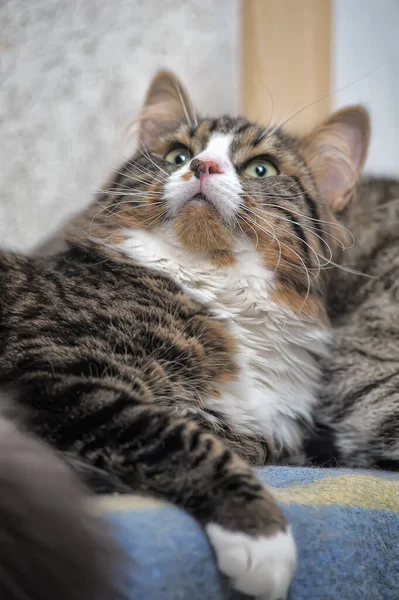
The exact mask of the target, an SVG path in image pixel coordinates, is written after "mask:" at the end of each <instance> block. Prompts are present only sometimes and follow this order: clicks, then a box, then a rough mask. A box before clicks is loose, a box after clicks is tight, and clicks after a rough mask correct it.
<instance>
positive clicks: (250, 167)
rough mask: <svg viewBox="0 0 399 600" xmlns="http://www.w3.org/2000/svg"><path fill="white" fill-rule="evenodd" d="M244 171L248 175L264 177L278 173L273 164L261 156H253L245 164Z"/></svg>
mask: <svg viewBox="0 0 399 600" xmlns="http://www.w3.org/2000/svg"><path fill="white" fill-rule="evenodd" d="M244 173H246V174H247V175H249V176H250V177H257V178H261V179H264V178H265V177H274V175H278V171H277V169H276V167H275V166H274V165H272V163H271V162H269V161H268V160H264V159H263V158H254V159H253V160H251V162H249V163H248V164H247V166H246V167H245V169H244Z"/></svg>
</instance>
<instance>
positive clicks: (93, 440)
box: [0, 72, 368, 600]
mask: <svg viewBox="0 0 399 600" xmlns="http://www.w3.org/2000/svg"><path fill="white" fill-rule="evenodd" d="M367 140H368V119H367V115H366V113H365V111H364V110H363V109H361V108H359V107H357V108H356V107H355V108H352V109H347V110H346V111H341V112H340V113H337V114H336V115H334V116H333V117H332V118H331V119H329V120H328V121H327V122H326V123H324V124H322V125H321V126H320V127H319V128H317V129H316V130H315V131H314V132H312V133H311V134H309V136H306V137H305V138H303V139H297V138H294V137H292V136H289V135H288V134H286V133H284V132H283V131H280V130H279V129H278V128H264V127H261V126H258V125H256V124H254V123H250V122H249V121H247V120H245V119H243V118H236V119H233V118H230V117H220V118H218V119H204V118H200V117H199V116H198V115H196V113H195V110H194V108H193V104H192V103H191V101H190V99H189V97H188V94H187V93H186V91H185V90H184V88H183V86H182V85H181V83H180V82H178V81H177V80H176V79H175V78H174V77H173V76H172V75H171V74H169V73H165V72H161V73H159V74H158V75H157V76H156V77H155V78H154V81H153V83H152V85H151V87H150V89H149V91H148V94H147V97H146V101H145V105H144V107H143V111H142V113H141V115H140V118H139V140H138V150H137V153H136V154H135V156H134V157H133V158H132V159H130V160H129V161H127V162H126V163H125V164H124V165H122V166H121V168H120V169H119V170H118V171H117V172H116V173H115V174H114V175H115V176H114V178H113V180H112V181H110V182H108V183H107V184H106V185H105V186H104V192H103V193H102V194H101V195H100V197H99V198H97V199H96V201H95V202H94V203H93V205H92V207H91V208H90V209H89V210H88V211H87V212H85V213H84V214H83V215H82V216H81V218H80V219H79V220H78V221H77V222H76V223H75V229H74V232H73V233H71V236H70V239H69V245H68V248H67V249H66V250H65V251H63V252H60V253H59V254H56V255H55V256H50V257H47V258H27V257H23V256H17V255H14V254H12V253H6V252H3V253H2V254H1V256H0V273H1V277H2V303H1V312H0V326H1V336H0V384H2V385H9V384H10V382H12V386H13V388H14V391H15V393H16V395H17V397H18V398H19V400H20V402H21V403H23V404H24V405H25V406H27V407H28V408H29V409H30V412H29V422H28V424H29V426H30V427H31V429H32V430H33V431H34V432H35V433H36V434H37V435H39V436H40V437H42V438H43V439H45V440H46V441H47V442H50V443H51V444H53V445H54V446H55V447H57V448H58V449H59V450H61V451H63V452H65V453H68V455H73V456H75V457H76V458H77V459H78V463H77V465H78V468H79V461H83V463H87V464H90V465H92V466H94V467H95V468H96V469H103V470H104V471H106V472H108V473H110V474H111V475H112V477H116V478H117V479H118V480H119V481H120V482H121V485H122V487H123V486H125V487H127V488H129V489H134V490H137V491H139V492H144V493H151V494H154V495H158V496H161V497H163V498H166V499H167V500H169V501H172V502H174V503H176V504H178V505H179V506H181V507H183V508H184V509H186V510H188V511H189V512H191V514H192V515H193V516H194V517H195V518H196V519H197V520H198V521H199V522H200V523H202V524H203V526H204V527H205V528H207V530H208V531H209V536H210V541H211V543H213V544H214V548H215V551H216V553H217V557H218V563H219V566H220V568H221V569H222V570H223V571H224V572H225V573H226V574H227V575H231V574H232V572H231V565H232V563H231V558H232V554H231V545H232V544H233V545H234V544H235V541H234V540H237V539H239V540H245V553H244V554H243V553H242V552H239V556H241V559H240V560H238V561H235V562H234V564H235V572H234V575H235V578H234V581H233V583H234V584H235V585H236V587H237V589H240V590H241V591H244V592H248V593H253V592H254V591H255V592H256V593H257V594H258V593H259V594H260V595H262V597H264V598H265V599H266V598H267V599H268V600H277V598H280V597H281V596H282V595H283V596H284V594H285V593H286V591H287V589H288V586H289V583H290V579H291V577H292V573H293V569H294V566H295V546H294V542H293V540H292V537H291V535H290V533H289V529H288V526H287V523H286V520H285V517H284V516H283V514H282V513H281V511H280V509H279V508H278V507H277V505H276V504H275V502H274V500H273V498H272V497H271V496H270V494H269V493H268V491H267V490H265V489H264V488H263V487H262V486H261V485H260V483H259V482H258V481H257V479H256V477H255V475H254V473H253V471H252V470H251V468H250V464H263V463H264V462H265V460H269V461H276V460H281V459H282V457H284V456H287V455H292V454H295V453H296V452H297V451H298V450H299V449H300V448H301V442H302V439H303V437H304V432H305V431H306V430H307V429H308V428H310V427H311V424H312V410H313V408H314V405H315V403H316V399H317V393H318V389H319V384H320V378H321V371H320V366H319V362H320V361H321V360H322V359H323V358H324V357H325V356H326V355H327V352H328V344H329V340H330V333H329V320H328V316H327V305H326V295H325V289H326V285H327V271H326V270H325V269H324V268H323V267H325V266H327V265H328V264H330V263H331V261H332V260H333V259H334V258H335V256H336V255H338V248H339V244H340V243H342V241H343V240H344V237H345V236H344V235H343V229H342V226H341V225H340V224H339V222H338V220H337V216H336V214H335V211H336V210H337V207H338V208H339V209H342V208H344V207H346V206H347V205H348V203H349V201H350V198H351V194H352V188H353V185H354V175H357V174H358V173H359V172H360V170H361V167H362V164H363V161H364V157H365V153H366V147H367ZM317 149H319V152H325V153H326V154H327V155H328V156H329V157H330V159H329V160H328V162H327V163H326V164H325V163H323V164H320V162H319V161H316V162H315V156H316V157H317V156H318V153H317ZM254 161H255V162H254ZM313 163H315V164H313ZM259 173H261V175H259ZM348 173H350V174H351V176H350V177H348ZM258 175H259V176H258ZM83 471H84V469H83ZM97 472H98V471H97ZM84 475H87V473H86V474H85V473H84ZM91 481H92V483H94V484H95V483H96V477H93V478H92V479H91ZM237 556H238V555H237ZM233 558H234V557H233ZM234 560H235V559H234ZM271 564H272V565H273V567H272V571H271V570H270V565H271ZM252 565H256V569H257V572H258V575H259V576H258V577H257V578H256V580H255V579H254V578H253V577H252V576H251V569H252Z"/></svg>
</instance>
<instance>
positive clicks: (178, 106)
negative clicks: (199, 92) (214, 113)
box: [139, 71, 196, 148]
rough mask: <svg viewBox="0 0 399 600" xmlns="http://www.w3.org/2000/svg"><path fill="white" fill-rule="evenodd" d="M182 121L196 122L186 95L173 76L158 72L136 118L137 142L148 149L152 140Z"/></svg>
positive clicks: (193, 111) (191, 105)
mask: <svg viewBox="0 0 399 600" xmlns="http://www.w3.org/2000/svg"><path fill="white" fill-rule="evenodd" d="M184 120H185V121H186V122H188V123H189V124H194V123H195V122H196V114H195V110H194V107H193V104H192V102H191V100H190V97H189V95H188V94H187V92H186V90H185V89H184V87H183V85H182V84H181V83H180V81H179V80H178V78H177V77H176V76H175V75H173V73H170V72H169V71H159V72H158V73H157V74H156V75H155V77H154V79H153V80H152V82H151V85H150V87H149V89H148V92H147V95H146V98H145V101H144V105H143V108H142V111H141V114H140V116H139V123H140V128H139V143H140V144H142V145H143V146H144V147H145V148H151V146H152V145H153V143H154V141H156V140H157V139H158V138H159V137H160V136H162V135H165V134H166V133H168V132H169V131H173V130H174V129H175V128H176V124H177V123H178V122H179V121H184Z"/></svg>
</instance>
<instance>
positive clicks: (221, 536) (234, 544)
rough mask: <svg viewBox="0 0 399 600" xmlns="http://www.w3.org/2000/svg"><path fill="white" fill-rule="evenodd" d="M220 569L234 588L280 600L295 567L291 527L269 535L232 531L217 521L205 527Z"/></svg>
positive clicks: (259, 596) (266, 599)
mask: <svg viewBox="0 0 399 600" xmlns="http://www.w3.org/2000/svg"><path fill="white" fill-rule="evenodd" d="M205 529H206V533H207V535H208V537H209V540H210V542H211V544H212V546H213V548H214V550H215V554H216V559H217V563H218V567H219V569H220V570H221V571H222V573H224V574H225V575H227V576H228V577H229V578H230V579H231V581H232V584H233V586H234V588H235V589H236V590H238V591H240V592H243V593H244V594H250V595H252V596H256V597H258V598H261V599H262V600H283V599H284V598H286V596H287V594H288V588H289V586H290V583H291V580H292V577H293V575H294V571H295V567H296V549H295V542H294V538H293V536H292V533H291V531H290V529H289V528H288V529H287V531H285V532H284V531H279V532H278V533H276V534H274V535H271V536H269V537H265V536H260V537H252V536H249V535H247V534H245V533H241V532H233V531H228V530H227V529H224V528H223V527H220V525H217V524H216V523H210V524H209V525H207V526H206V528H205Z"/></svg>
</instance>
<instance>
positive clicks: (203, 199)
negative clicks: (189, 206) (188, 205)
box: [189, 192, 213, 206]
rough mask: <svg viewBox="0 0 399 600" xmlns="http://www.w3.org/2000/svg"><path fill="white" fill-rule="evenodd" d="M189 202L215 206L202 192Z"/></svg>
mask: <svg viewBox="0 0 399 600" xmlns="http://www.w3.org/2000/svg"><path fill="white" fill-rule="evenodd" d="M189 202H198V203H199V204H208V205H210V206H213V202H211V201H210V200H209V198H207V197H206V196H205V194H203V193H202V192H199V193H198V194H194V196H192V198H190V200H189Z"/></svg>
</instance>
